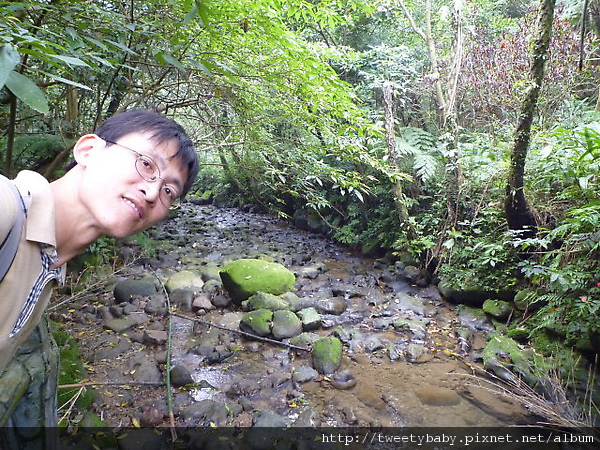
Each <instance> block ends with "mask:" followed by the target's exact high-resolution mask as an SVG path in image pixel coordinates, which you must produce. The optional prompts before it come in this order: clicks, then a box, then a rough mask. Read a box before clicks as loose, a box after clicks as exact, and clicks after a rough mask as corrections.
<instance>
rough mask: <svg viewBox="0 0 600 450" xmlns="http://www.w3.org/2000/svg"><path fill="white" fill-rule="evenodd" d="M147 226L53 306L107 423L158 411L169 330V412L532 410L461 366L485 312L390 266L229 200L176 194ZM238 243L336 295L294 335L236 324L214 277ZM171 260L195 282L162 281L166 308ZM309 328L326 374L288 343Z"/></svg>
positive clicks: (331, 420) (426, 416)
mask: <svg viewBox="0 0 600 450" xmlns="http://www.w3.org/2000/svg"><path fill="white" fill-rule="evenodd" d="M150 236H151V238H152V239H153V240H155V241H157V242H158V243H159V250H158V252H157V254H156V255H155V256H153V257H143V258H136V256H138V255H139V248H138V247H137V246H136V245H133V244H130V245H128V246H125V247H124V248H123V249H122V250H121V253H122V254H123V258H124V259H125V260H126V261H128V265H127V266H126V267H124V268H122V269H121V270H120V272H119V273H117V274H116V275H115V276H112V277H109V278H108V279H106V280H103V281H101V282H100V283H99V286H97V287H96V288H95V290H92V291H88V292H86V293H85V294H84V295H81V296H79V297H77V298H75V299H72V300H70V301H69V302H68V303H64V304H62V305H60V306H54V307H53V309H52V316H53V318H54V319H55V320H56V321H58V322H59V323H61V324H62V325H63V327H64V329H65V330H67V331H68V332H69V333H70V334H71V335H73V336H75V337H76V338H77V339H78V341H79V342H80V346H81V349H82V354H83V359H84V360H85V361H86V369H87V371H88V374H87V378H89V379H90V380H91V381H93V382H96V383H111V384H104V385H103V384H99V385H98V386H96V387H95V392H96V397H95V401H94V403H93V404H92V405H91V406H90V408H89V410H91V411H93V412H94V413H95V414H97V415H98V416H99V417H100V418H102V420H103V421H104V422H105V423H106V424H108V425H110V426H130V425H142V426H144V425H146V426H157V425H163V424H167V423H168V409H169V408H168V405H167V401H166V391H165V387H164V383H165V378H166V372H165V368H166V359H167V342H168V340H169V339H170V343H171V349H172V350H171V351H172V354H171V359H170V361H171V367H173V368H175V370H174V371H173V372H171V375H172V381H174V384H175V385H177V386H179V385H183V386H182V387H174V388H172V394H173V399H174V401H173V405H172V410H173V412H174V419H175V421H176V424H178V425H187V426H199V425H200V426H202V425H206V426H210V425H211V424H212V425H216V426H225V425H233V426H249V425H253V424H260V425H264V426H284V425H292V426H336V427H337V426H340V427H341V426H453V427H456V426H469V427H471V426H478V427H479V426H500V425H514V424H522V423H527V422H528V421H530V420H532V418H531V417H529V416H528V415H527V412H526V410H525V409H524V408H523V407H522V406H521V405H519V404H518V402H515V401H513V400H510V399H507V398H504V397H502V396H499V395H497V394H496V393H494V392H493V391H490V390H489V389H488V388H489V385H486V384H484V385H483V386H482V385H481V382H480V381H479V379H478V378H477V377H475V376H474V374H475V373H476V372H475V371H474V369H473V367H474V366H473V365H476V364H477V363H478V358H479V352H480V351H481V350H482V348H483V347H484V345H485V342H486V334H487V332H488V331H489V330H491V329H492V327H491V325H490V324H489V323H487V322H486V320H485V318H482V317H480V316H475V315H472V314H471V312H470V311H469V310H464V311H462V312H461V313H459V312H457V310H456V308H455V306H453V305H449V304H448V303H447V302H445V301H444V300H443V299H442V297H441V296H440V295H439V292H438V291H437V290H436V289H435V287H433V286H424V287H418V286H414V285H411V284H410V283H409V282H408V281H407V279H406V278H405V277H404V276H403V275H402V273H401V272H400V271H398V270H396V268H394V267H391V268H390V267H388V266H387V264H384V263H382V262H381V261H376V260H372V259H368V258H364V257H362V256H360V255H354V254H351V253H349V252H348V251H346V250H345V249H343V248H342V247H339V246H337V245H335V244H334V243H332V242H330V241H329V240H328V239H326V238H325V237H323V236H319V235H315V234H311V233H309V232H306V231H303V230H299V229H296V228H294V227H292V226H290V225H289V224H288V223H286V222H284V221H281V220H278V219H277V218H274V217H270V216H264V215H256V214H251V213H243V212H241V211H239V210H237V209H226V208H215V207H212V206H199V205H187V206H186V207H185V209H184V210H182V211H180V212H179V213H178V215H177V216H176V217H173V218H171V219H169V220H167V221H166V222H165V223H164V224H162V225H161V226H160V227H158V228H157V229H155V230H153V231H152V232H151V233H150ZM238 258H260V259H266V260H269V261H273V262H278V263H280V264H282V265H284V266H285V267H287V268H288V269H289V270H291V271H292V272H293V273H294V274H295V275H296V284H295V288H294V294H295V295H296V296H297V297H298V298H300V299H302V301H303V302H305V303H306V304H307V305H314V306H316V307H318V306H319V305H323V304H331V305H334V306H335V307H334V306H332V307H331V309H321V310H319V313H320V325H319V327H318V328H316V329H314V330H311V331H310V332H306V333H304V336H303V337H302V339H304V340H302V339H300V340H298V339H297V340H295V341H293V345H289V344H291V342H290V339H282V342H283V345H275V344H273V343H269V342H263V341H261V340H256V339H250V338H248V337H247V336H243V335H240V334H239V333H237V332H236V331H237V330H239V322H240V319H241V316H242V311H241V310H240V308H239V307H236V306H233V305H232V304H231V303H230V302H229V299H228V298H227V295H226V293H225V292H224V291H223V289H222V288H221V286H220V281H219V276H218V269H219V268H220V267H222V266H223V265H224V264H226V263H227V262H229V261H232V260H235V259H238ZM183 271H193V272H195V273H196V274H197V275H198V278H199V281H198V283H197V285H196V289H192V290H191V291H190V292H189V293H186V291H185V290H181V291H182V292H178V293H177V295H173V294H171V295H170V296H169V297H170V298H169V300H170V303H171V308H172V309H173V310H176V311H177V313H178V315H177V316H172V317H171V321H170V323H169V318H168V315H167V296H166V290H165V289H163V287H164V285H165V284H167V283H168V282H169V280H170V279H171V277H173V275H174V274H177V273H180V272H183ZM132 280H133V281H140V282H141V283H139V284H137V285H133V287H131V286H130V288H131V289H133V290H132V291H127V292H128V293H126V294H123V293H122V291H119V290H117V291H115V290H114V287H115V286H121V287H122V286H123V283H124V282H126V281H132ZM136 289H148V290H147V291H139V290H136ZM172 292H175V291H172ZM59 300H60V299H59ZM185 317H187V318H185ZM211 324H214V325H217V326H218V327H217V326H211ZM169 327H170V331H169ZM229 330H230V331H229ZM321 336H336V337H337V338H338V339H340V340H341V341H342V342H343V344H344V347H343V348H344V352H343V360H342V364H341V367H340V368H339V369H338V370H337V371H336V372H335V373H334V374H331V375H322V374H319V372H318V371H316V370H315V368H314V367H313V361H312V359H311V356H310V353H309V352H304V351H301V350H298V349H297V348H295V347H306V348H310V346H311V344H312V342H314V340H315V339H316V338H318V337H321ZM286 344H288V345H286ZM113 383H131V384H129V385H124V386H116V385H115V384H113ZM73 391H76V389H73ZM71 415H72V416H73V417H72V418H75V419H81V418H83V417H84V415H85V413H84V412H81V411H77V410H76V409H75V410H73V411H72V412H71Z"/></svg>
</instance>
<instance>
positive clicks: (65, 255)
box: [0, 110, 198, 449]
mask: <svg viewBox="0 0 600 450" xmlns="http://www.w3.org/2000/svg"><path fill="white" fill-rule="evenodd" d="M73 157H74V162H73V163H72V167H71V168H70V170H68V171H67V173H66V174H65V175H64V176H62V177H61V178H59V179H58V180H56V181H54V182H52V183H50V184H48V182H47V181H46V180H45V179H44V178H43V177H42V176H41V175H39V174H36V173H34V172H29V171H24V172H21V173H19V175H18V176H17V177H16V179H15V180H14V184H15V185H16V187H17V188H18V191H19V194H20V196H19V195H15V194H14V192H12V191H11V186H10V184H9V183H10V182H9V181H8V180H6V179H4V180H0V243H2V242H4V240H5V238H6V236H7V234H8V233H9V231H10V230H11V228H12V227H13V222H14V218H15V217H16V216H18V213H19V210H18V208H25V209H26V210H27V212H26V218H25V223H24V225H23V230H22V235H21V238H20V241H19V244H18V251H17V253H16V256H15V258H14V261H13V262H12V264H11V265H10V269H9V270H8V272H7V273H6V276H5V277H4V279H3V280H2V282H1V283H0V427H4V426H6V425H9V426H11V425H12V426H13V427H16V428H17V429H21V430H24V431H23V432H24V433H25V434H27V433H33V431H31V430H34V431H35V429H32V428H31V427H39V426H42V427H44V426H46V427H52V426H55V425H56V424H55V410H56V407H55V401H53V399H54V398H55V395H56V392H55V391H56V389H55V384H54V385H53V386H50V387H48V384H47V383H46V380H45V379H44V378H45V377H46V376H47V374H48V373H49V374H50V375H49V376H50V378H53V379H54V380H55V379H56V373H57V370H58V369H57V362H56V361H57V358H56V353H57V352H56V350H55V349H54V350H53V349H52V347H51V346H50V347H49V346H48V342H49V341H51V338H50V335H49V332H48V329H47V324H46V323H45V321H44V320H42V321H41V323H40V319H42V316H43V312H44V309H45V307H46V305H47V303H48V300H49V297H50V293H51V288H52V286H53V285H55V284H56V283H59V282H61V281H62V279H63V278H64V268H65V263H66V262H67V261H69V260H70V259H71V258H73V257H74V256H76V255H77V254H78V253H80V252H81V251H83V250H84V249H85V248H86V247H87V246H88V245H89V244H91V243H92V242H94V241H95V240H96V239H98V238H99V237H100V236H103V235H108V236H113V237H117V238H123V237H126V236H130V235H133V234H135V233H138V232H140V231H143V230H145V229H147V228H149V227H151V226H152V225H154V224H156V223H157V222H159V221H160V220H162V219H164V218H165V217H166V216H167V214H168V213H169V209H170V208H172V207H173V206H174V205H175V204H176V203H177V202H178V201H179V200H180V199H182V198H183V197H184V196H185V195H186V194H187V192H188V191H189V189H190V187H191V185H192V183H193V181H194V179H195V177H196V175H197V173H198V160H197V155H196V153H195V149H194V146H193V144H192V142H191V141H190V139H189V137H188V136H187V135H186V133H185V131H184V130H183V128H182V127H181V126H180V125H179V124H177V123H176V122H175V121H173V120H172V119H169V118H167V117H166V116H163V115H160V114H158V113H154V112H151V111H146V110H131V111H126V112H123V113H120V114H117V115H114V116H112V117H111V118H109V119H108V120H106V121H105V122H104V123H103V124H102V125H100V127H99V128H98V129H97V130H96V132H95V133H94V134H87V135H85V136H82V137H81V138H80V139H79V140H78V141H77V143H76V144H75V146H74V148H73ZM19 197H20V198H19ZM12 256H13V255H10V257H12ZM38 323H39V326H38ZM44 345H45V346H46V349H45V350H41V349H42V347H43V346H44ZM40 365H43V366H44V367H45V370H43V371H42V372H41V374H40ZM7 393H13V394H14V395H13V394H11V396H10V398H7V397H9V395H8V394H7ZM23 393H24V394H23ZM20 396H22V397H23V401H21V402H20V403H19V404H17V402H16V400H18V398H19V397H20ZM36 397H42V401H41V402H39V403H40V404H39V405H37V404H33V403H34V402H33V400H32V399H35V398H36ZM44 409H45V410H46V411H45V412H43V410H44ZM11 414H12V419H8V417H9V416H11ZM17 422H18V423H17ZM40 422H41V423H40ZM38 431H39V430H38ZM7 436H8V437H7ZM29 437H31V436H23V433H21V436H16V437H15V432H14V430H13V431H11V432H9V433H8V434H7V433H4V434H3V435H2V437H1V438H0V448H3V449H4V447H8V446H14V447H17V446H19V447H21V446H22V445H21V444H19V443H18V442H19V440H23V439H24V440H27V439H28V438H29ZM33 437H35V436H33ZM46 439H47V440H49V441H52V440H54V439H55V438H54V437H53V436H50V437H48V436H46ZM49 441H48V442H46V443H44V444H39V445H40V446H42V447H43V448H50V447H51V445H52V443H51V442H49ZM3 445H4V446H3Z"/></svg>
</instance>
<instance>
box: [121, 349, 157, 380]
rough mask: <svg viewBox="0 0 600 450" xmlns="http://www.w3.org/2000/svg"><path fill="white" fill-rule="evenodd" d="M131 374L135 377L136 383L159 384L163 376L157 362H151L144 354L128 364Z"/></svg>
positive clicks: (132, 359) (136, 356)
mask: <svg viewBox="0 0 600 450" xmlns="http://www.w3.org/2000/svg"><path fill="white" fill-rule="evenodd" d="M127 367H128V369H129V374H131V375H132V376H133V379H134V380H135V381H140V382H144V383H159V382H160V381H161V380H162V375H161V373H160V370H159V369H158V366H157V365H156V362H155V361H153V360H151V359H150V358H149V357H148V356H147V355H146V354H144V353H137V354H135V356H134V357H133V358H131V360H129V361H128V362H127Z"/></svg>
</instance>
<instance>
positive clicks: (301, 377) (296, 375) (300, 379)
mask: <svg viewBox="0 0 600 450" xmlns="http://www.w3.org/2000/svg"><path fill="white" fill-rule="evenodd" d="M318 377H319V372H317V371H316V370H315V369H313V368H312V367H304V366H303V367H298V368H296V369H295V370H294V371H293V372H292V381H293V382H294V384H295V385H297V384H299V383H306V382H308V381H315V380H316V379H317V378H318Z"/></svg>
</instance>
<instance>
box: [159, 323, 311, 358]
mask: <svg viewBox="0 0 600 450" xmlns="http://www.w3.org/2000/svg"><path fill="white" fill-rule="evenodd" d="M171 315H172V316H175V317H181V318H182V319H186V320H189V321H192V322H196V323H201V324H204V325H208V326H210V327H215V328H218V329H220V330H225V331H229V332H230V333H235V334H239V335H242V336H244V337H247V338H249V339H254V340H258V341H262V342H268V343H269V344H274V345H279V346H282V347H287V348H289V349H292V350H297V351H300V352H310V351H311V350H310V348H305V347H299V346H297V345H292V344H288V343H287V342H282V341H276V340H275V339H269V338H266V337H261V336H257V335H255V334H252V333H246V332H245V331H242V330H234V329H233V328H228V327H224V326H223V325H218V324H216V323H212V322H209V321H208V320H203V319H198V318H196V317H189V316H186V315H184V314H179V313H171Z"/></svg>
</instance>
